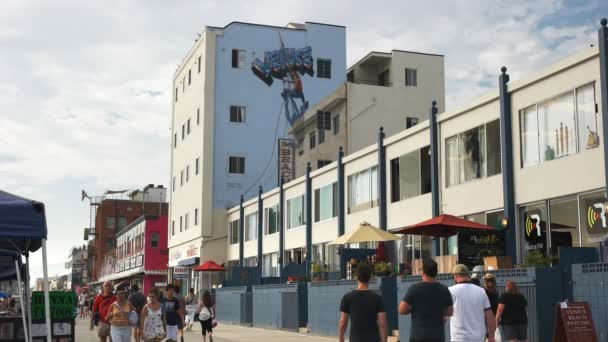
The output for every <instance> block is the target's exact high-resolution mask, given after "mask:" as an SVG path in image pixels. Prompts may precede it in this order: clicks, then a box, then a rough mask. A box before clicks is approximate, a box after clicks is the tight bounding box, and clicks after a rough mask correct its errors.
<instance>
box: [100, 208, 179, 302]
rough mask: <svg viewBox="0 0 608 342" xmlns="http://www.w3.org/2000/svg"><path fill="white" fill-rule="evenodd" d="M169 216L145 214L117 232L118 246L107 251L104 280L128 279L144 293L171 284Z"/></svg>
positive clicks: (102, 279) (102, 276)
mask: <svg viewBox="0 0 608 342" xmlns="http://www.w3.org/2000/svg"><path fill="white" fill-rule="evenodd" d="M167 222H168V217H167V216H141V217H139V218H138V219H136V220H135V221H133V222H132V223H131V224H129V225H128V226H126V227H125V228H123V229H122V230H120V231H119V232H118V233H117V234H116V248H114V249H113V250H112V251H111V252H110V253H108V254H107V257H106V260H105V262H104V267H103V272H102V275H101V278H100V281H106V280H112V281H114V282H115V283H117V282H121V281H125V282H126V281H128V283H129V285H130V286H132V285H135V284H137V285H138V286H139V288H140V289H142V291H143V293H146V291H148V290H149V289H151V288H152V287H154V286H156V287H164V286H166V285H167V269H168V266H167V265H168V261H169V251H168V248H167V232H168V229H167Z"/></svg>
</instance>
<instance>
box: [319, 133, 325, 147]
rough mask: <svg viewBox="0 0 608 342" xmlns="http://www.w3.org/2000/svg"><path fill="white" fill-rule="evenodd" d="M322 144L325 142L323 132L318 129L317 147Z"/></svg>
mask: <svg viewBox="0 0 608 342" xmlns="http://www.w3.org/2000/svg"><path fill="white" fill-rule="evenodd" d="M323 142H325V130H324V129H320V130H319V145H321V144H322V143H323Z"/></svg>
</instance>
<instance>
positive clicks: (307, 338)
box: [76, 319, 337, 342]
mask: <svg viewBox="0 0 608 342" xmlns="http://www.w3.org/2000/svg"><path fill="white" fill-rule="evenodd" d="M88 327H89V324H88V321H87V320H81V319H78V320H77V322H76V341H77V342H98V341H99V339H98V338H97V335H96V333H95V332H91V331H89V329H88ZM214 335H215V336H214V338H213V341H214V342H236V341H244V342H253V341H256V342H321V341H323V342H326V341H336V340H337V338H327V337H319V336H311V335H309V334H299V333H295V332H287V331H277V330H266V329H258V328H249V327H241V326H235V325H227V324H222V323H221V322H220V326H219V327H218V328H217V329H216V331H215V334H214ZM184 340H185V341H186V342H195V341H202V340H203V338H202V336H201V327H200V325H196V326H195V328H194V329H193V330H192V331H189V332H186V333H185V338H184Z"/></svg>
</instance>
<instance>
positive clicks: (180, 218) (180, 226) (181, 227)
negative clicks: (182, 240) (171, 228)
mask: <svg viewBox="0 0 608 342" xmlns="http://www.w3.org/2000/svg"><path fill="white" fill-rule="evenodd" d="M183 231H184V218H183V217H182V216H180V217H179V232H180V233H181V232H183Z"/></svg>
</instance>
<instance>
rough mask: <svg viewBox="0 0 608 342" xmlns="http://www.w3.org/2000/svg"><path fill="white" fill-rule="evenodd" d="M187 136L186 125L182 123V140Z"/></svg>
mask: <svg viewBox="0 0 608 342" xmlns="http://www.w3.org/2000/svg"><path fill="white" fill-rule="evenodd" d="M185 137H186V125H185V124H184V125H182V140H184V138H185Z"/></svg>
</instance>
